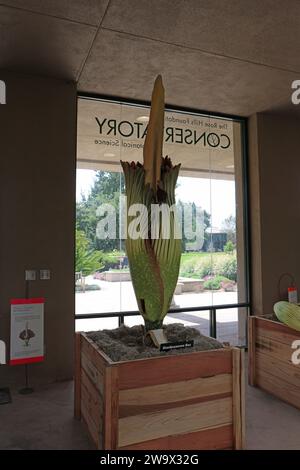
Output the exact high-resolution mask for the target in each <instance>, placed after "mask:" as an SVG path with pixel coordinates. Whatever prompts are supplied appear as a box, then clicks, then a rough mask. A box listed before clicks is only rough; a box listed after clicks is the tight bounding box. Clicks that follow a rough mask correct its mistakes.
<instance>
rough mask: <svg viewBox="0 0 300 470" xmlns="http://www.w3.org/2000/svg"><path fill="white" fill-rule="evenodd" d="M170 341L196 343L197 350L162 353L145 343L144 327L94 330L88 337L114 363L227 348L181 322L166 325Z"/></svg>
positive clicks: (165, 328)
mask: <svg viewBox="0 0 300 470" xmlns="http://www.w3.org/2000/svg"><path fill="white" fill-rule="evenodd" d="M164 332H165V334H166V337H167V339H168V341H169V342H176V341H186V340H194V347H192V348H187V349H176V350H172V351H168V352H160V351H159V349H157V348H156V347H154V346H152V345H149V344H145V342H146V343H147V341H145V336H144V334H145V332H144V327H143V325H137V326H133V327H131V328H130V327H128V326H125V325H123V326H121V327H120V328H116V329H115V330H100V331H91V332H89V333H87V336H88V337H89V338H90V339H92V340H93V341H94V342H95V343H96V344H97V345H98V346H99V347H100V348H101V349H102V351H103V352H104V353H105V354H106V355H107V356H108V357H110V359H111V360H112V361H114V362H118V361H128V360H133V359H142V358H145V357H156V356H169V355H178V354H187V353H191V352H194V351H207V350H209V349H220V348H223V347H224V346H223V345H222V343H220V342H219V341H217V340H215V339H213V338H209V337H208V336H204V335H202V334H201V333H200V332H199V331H198V330H195V329H194V328H190V327H185V326H183V325H182V324H181V323H172V324H170V325H165V326H164Z"/></svg>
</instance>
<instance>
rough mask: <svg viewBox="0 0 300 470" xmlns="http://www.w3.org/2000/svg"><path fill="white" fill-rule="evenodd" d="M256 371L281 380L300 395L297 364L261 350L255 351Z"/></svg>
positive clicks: (299, 372)
mask: <svg viewBox="0 0 300 470" xmlns="http://www.w3.org/2000/svg"><path fill="white" fill-rule="evenodd" d="M256 361H257V371H260V372H266V373H267V374H268V375H272V376H274V377H277V378H278V379H280V380H282V381H283V382H285V383H286V384H287V386H294V387H296V389H298V393H299V397H300V367H299V365H296V364H292V363H290V364H289V363H287V362H286V361H281V360H279V359H278V358H276V357H271V356H269V355H267V354H263V353H261V352H257V353H256Z"/></svg>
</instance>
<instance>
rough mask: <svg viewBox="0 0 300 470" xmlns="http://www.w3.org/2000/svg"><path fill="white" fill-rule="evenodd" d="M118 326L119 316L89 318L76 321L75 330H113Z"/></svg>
mask: <svg viewBox="0 0 300 470" xmlns="http://www.w3.org/2000/svg"><path fill="white" fill-rule="evenodd" d="M114 328H118V319H117V318H87V319H86V320H85V319H83V320H76V321H75V331H97V330H112V329H114Z"/></svg>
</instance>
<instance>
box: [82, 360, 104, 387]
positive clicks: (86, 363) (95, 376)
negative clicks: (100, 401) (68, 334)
mask: <svg viewBox="0 0 300 470" xmlns="http://www.w3.org/2000/svg"><path fill="white" fill-rule="evenodd" d="M81 368H82V369H84V370H85V372H86V374H87V375H88V377H89V378H90V380H91V381H92V382H93V384H94V385H95V387H96V388H97V390H98V391H99V393H100V394H101V395H102V396H103V395H104V373H103V371H102V370H99V369H97V366H96V364H95V361H94V358H93V357H91V356H88V355H87V354H86V352H84V351H82V352H81Z"/></svg>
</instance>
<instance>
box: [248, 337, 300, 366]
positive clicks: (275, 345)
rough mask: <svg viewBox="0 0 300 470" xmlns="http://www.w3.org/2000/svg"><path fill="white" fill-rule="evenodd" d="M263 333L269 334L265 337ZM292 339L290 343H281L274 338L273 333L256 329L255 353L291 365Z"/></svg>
mask: <svg viewBox="0 0 300 470" xmlns="http://www.w3.org/2000/svg"><path fill="white" fill-rule="evenodd" d="M265 333H271V334H269V335H265ZM292 343H293V338H291V342H290V343H289V342H288V343H286V342H285V343H282V342H280V341H279V340H278V339H277V338H274V332H268V331H266V330H264V329H261V328H259V329H257V334H256V351H257V352H260V353H263V354H267V355H269V356H272V357H274V358H277V359H279V360H281V361H286V362H287V363H290V364H291V356H292V353H293V351H294V349H292V347H291V346H292Z"/></svg>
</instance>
